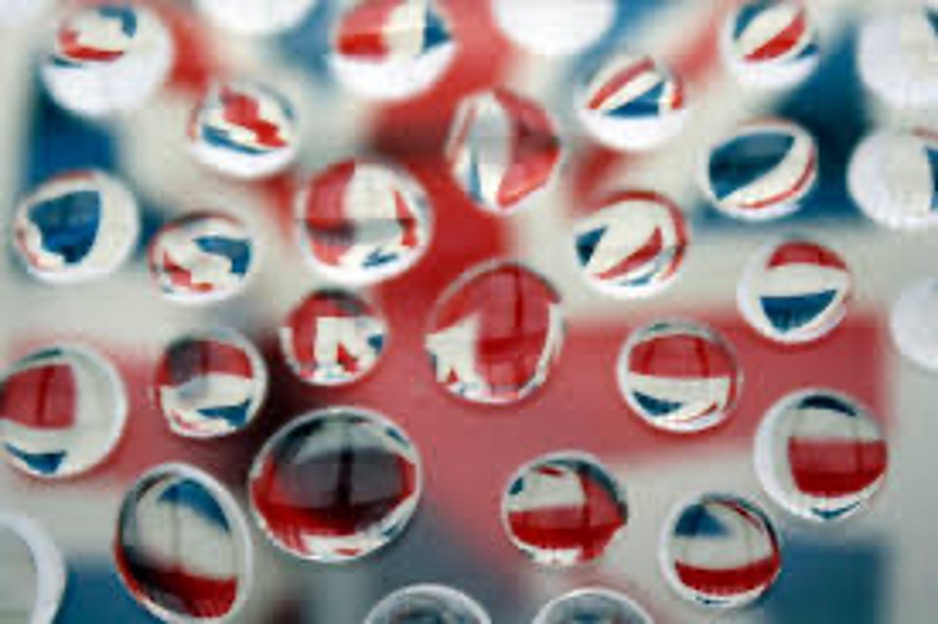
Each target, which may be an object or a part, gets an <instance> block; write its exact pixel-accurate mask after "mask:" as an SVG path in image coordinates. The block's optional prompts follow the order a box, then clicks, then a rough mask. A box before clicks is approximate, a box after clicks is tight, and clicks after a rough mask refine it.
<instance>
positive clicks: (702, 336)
mask: <svg viewBox="0 0 938 624" xmlns="http://www.w3.org/2000/svg"><path fill="white" fill-rule="evenodd" d="M617 374H618V380H619V390H620V392H621V393H622V396H623V397H624V398H625V401H626V403H628V405H629V407H631V408H632V410H633V411H634V412H635V413H636V414H638V415H639V416H641V418H642V419H643V420H644V421H645V422H647V423H648V424H650V425H651V426H653V427H656V428H658V429H662V430H664V431H670V432H673V433H695V432H698V431H704V430H706V429H710V428H712V427H715V426H717V425H719V424H720V423H722V422H723V421H724V420H726V418H727V416H728V415H729V413H730V412H731V411H732V409H733V408H734V407H735V406H736V401H737V399H738V398H739V394H740V392H741V391H742V382H743V371H742V368H741V367H740V365H739V361H738V360H737V359H736V353H735V352H734V351H733V349H732V347H731V346H730V344H729V343H728V342H727V341H726V340H725V339H724V338H723V337H722V336H720V334H718V333H717V332H716V331H714V330H712V329H710V328H709V327H706V326H704V325H700V324H697V323H692V322H688V321H680V320H675V321H661V322H657V323H652V324H651V325H647V326H645V327H643V328H641V329H638V330H636V331H635V332H633V333H632V335H631V336H630V337H629V339H628V340H627V341H626V343H625V345H624V346H623V347H622V351H621V352H620V354H619V362H618V367H617Z"/></svg>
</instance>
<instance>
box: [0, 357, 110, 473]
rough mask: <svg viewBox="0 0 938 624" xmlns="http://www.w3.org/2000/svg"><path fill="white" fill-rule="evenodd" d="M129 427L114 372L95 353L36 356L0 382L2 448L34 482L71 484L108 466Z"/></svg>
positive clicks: (20, 362) (6, 372) (15, 366)
mask: <svg viewBox="0 0 938 624" xmlns="http://www.w3.org/2000/svg"><path fill="white" fill-rule="evenodd" d="M126 420H127V396H126V394H125V390H124V384H123V382H122V381H121V378H120V376H119V375H118V372H117V370H116V369H115V368H114V366H113V365H112V364H111V363H110V362H109V361H108V360H107V359H105V358H104V357H103V356H102V355H99V354H98V353H96V352H95V351H92V350H90V349H87V348H85V347H79V346H74V345H61V346H54V347H49V348H46V349H42V350H39V351H35V352H33V353H31V354H29V355H27V356H26V357H24V358H22V359H20V360H18V361H17V362H16V363H14V364H13V365H12V366H10V367H8V368H7V369H6V370H4V372H3V374H2V376H0V441H2V443H3V451H4V455H5V456H6V458H7V460H8V461H9V462H10V463H11V464H12V465H13V466H15V467H16V468H19V469H20V470H23V471H24V472H27V473H29V474H31V475H33V476H37V477H47V478H54V477H68V476H72V475H76V474H79V473H81V472H85V471H86V470H89V469H91V468H93V467H94V466H97V465H98V464H100V463H101V462H103V461H104V460H105V459H106V458H107V456H108V454H109V453H110V452H111V451H112V450H113V448H114V447H115V446H116V445H117V442H118V440H119V439H120V437H121V435H122V434H123V432H124V425H125V422H126Z"/></svg>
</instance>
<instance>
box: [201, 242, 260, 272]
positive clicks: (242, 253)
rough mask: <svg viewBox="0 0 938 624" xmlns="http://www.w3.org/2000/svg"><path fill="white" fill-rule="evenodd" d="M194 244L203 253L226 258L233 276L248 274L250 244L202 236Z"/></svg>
mask: <svg viewBox="0 0 938 624" xmlns="http://www.w3.org/2000/svg"><path fill="white" fill-rule="evenodd" d="M194 242H195V244H196V245H197V246H198V247H199V249H201V250H202V251H204V252H205V253H209V254H212V255H215V256H223V257H224V258H227V259H228V261H229V262H230V263H231V272H232V273H234V274H235V275H245V274H246V273H247V272H248V267H249V266H250V264H251V244H250V243H249V242H248V241H245V240H239V239H234V238H226V237H224V236H202V237H199V238H196V239H195V241H194Z"/></svg>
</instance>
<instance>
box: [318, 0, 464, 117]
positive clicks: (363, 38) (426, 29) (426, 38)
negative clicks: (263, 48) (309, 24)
mask: <svg viewBox="0 0 938 624" xmlns="http://www.w3.org/2000/svg"><path fill="white" fill-rule="evenodd" d="M456 48H457V45H456V42H455V40H454V38H453V33H452V30H451V27H450V23H449V20H448V19H447V17H446V14H445V13H444V12H443V11H442V10H441V6H440V4H439V3H437V2H436V0H365V1H364V2H360V3H358V4H356V5H354V6H352V7H351V8H350V9H348V10H347V11H346V12H345V14H344V15H342V16H341V17H340V19H339V21H338V22H337V24H336V28H335V30H334V31H333V35H332V54H330V56H329V61H330V64H331V67H332V71H333V73H334V74H335V76H336V78H337V79H338V80H339V82H340V83H342V85H343V86H345V87H346V88H348V89H349V90H351V91H353V92H355V93H356V94H358V95H360V96H363V97H366V98H371V99H377V100H399V99H404V98H409V97H413V96H415V95H418V94H420V93H422V92H424V91H426V90H428V89H430V88H431V87H432V86H433V85H434V84H436V82H437V81H438V80H439V79H440V77H441V76H442V75H443V73H444V72H445V71H446V70H447V68H448V67H449V66H450V65H451V63H452V61H453V58H454V57H455V56H456Z"/></svg>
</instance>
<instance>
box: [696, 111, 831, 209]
mask: <svg viewBox="0 0 938 624" xmlns="http://www.w3.org/2000/svg"><path fill="white" fill-rule="evenodd" d="M817 177H818V152H817V145H816V144H815V142H814V139H813V138H812V137H811V135H810V134H808V133H807V131H805V130H804V129H803V128H801V127H800V126H798V125H796V124H794V123H792V122H789V121H784V120H781V119H768V120H762V121H753V122H749V123H746V124H744V125H742V126H741V127H740V128H738V129H736V130H735V131H734V132H733V133H731V134H730V135H728V136H725V137H723V138H721V139H720V140H718V141H717V142H716V143H715V144H714V145H713V146H712V147H711V148H710V151H709V154H708V155H707V157H706V158H705V159H704V164H703V171H702V173H701V186H702V188H703V191H704V193H705V194H706V196H707V198H708V199H709V201H710V202H711V203H712V204H713V205H714V207H715V208H716V209H717V210H719V211H720V212H722V213H723V214H725V215H727V216H729V217H733V218H734V219H739V220H742V221H768V220H771V219H780V218H782V217H785V216H788V215H790V214H792V213H793V212H795V211H797V210H798V209H799V208H800V207H801V204H802V202H803V201H804V199H805V198H806V197H807V196H808V194H809V193H810V192H811V191H812V190H813V188H814V185H815V182H816V180H817Z"/></svg>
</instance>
